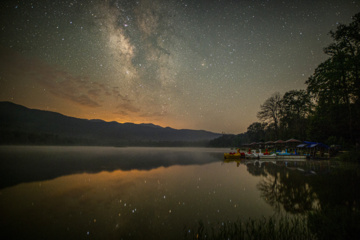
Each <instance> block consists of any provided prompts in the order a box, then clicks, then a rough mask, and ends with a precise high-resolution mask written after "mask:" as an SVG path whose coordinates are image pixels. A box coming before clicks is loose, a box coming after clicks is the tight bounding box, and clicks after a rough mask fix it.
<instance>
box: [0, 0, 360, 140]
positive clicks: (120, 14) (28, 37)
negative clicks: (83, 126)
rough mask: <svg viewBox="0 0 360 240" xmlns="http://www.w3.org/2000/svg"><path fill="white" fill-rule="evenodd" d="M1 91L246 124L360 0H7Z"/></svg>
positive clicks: (115, 116) (94, 109)
mask: <svg viewBox="0 0 360 240" xmlns="http://www.w3.org/2000/svg"><path fill="white" fill-rule="evenodd" d="M0 5H1V7H0V19H1V21H0V34H1V38H0V101H12V102H14V103H17V104H21V105H24V106H26V107H29V108H36V109H43V110H49V111H56V112H59V113H62V114H65V115H68V116H74V117H78V118H85V119H103V120H105V121H117V122H133V123H153V124H157V125H160V126H163V127H167V126H169V127H173V128H177V129H184V128H186V129H196V130H200V129H203V130H209V131H213V132H219V133H221V132H225V133H233V134H238V133H242V132H245V131H246V129H247V127H248V126H249V125H250V124H251V123H253V122H255V121H257V118H256V113H257V112H258V111H259V110H260V104H262V103H263V102H264V101H265V100H266V99H267V98H269V97H270V96H271V95H272V94H273V93H275V92H280V94H284V93H285V92H287V91H290V90H294V89H305V88H306V85H305V81H306V80H307V79H308V77H309V76H310V75H311V74H312V73H313V72H314V70H315V68H316V67H317V66H318V65H319V64H320V63H321V62H322V61H324V60H325V59H326V58H327V56H326V55H325V54H324V53H323V48H324V47H326V46H327V45H328V44H329V43H331V42H332V40H331V38H330V36H329V35H328V33H329V31H330V30H335V29H336V26H337V25H338V24H339V23H343V24H348V23H350V22H351V21H352V20H351V17H352V16H353V15H355V14H356V13H357V12H359V10H360V3H359V0H342V1H333V0H328V1H322V0H319V1H313V0H311V1H310V0H303V1H301V0H296V1H295V0H291V1H290V0H238V1H235V0H227V1H226V0H183V1H182V0H166V1H165V0H138V1H136V0H132V1H130V0H113V1H107V0H92V1H90V0H77V1H76V0H69V1H67V0H64V1H46V0H38V1H33V0H18V1H16V0H11V1H9V0H3V1H1V3H0Z"/></svg>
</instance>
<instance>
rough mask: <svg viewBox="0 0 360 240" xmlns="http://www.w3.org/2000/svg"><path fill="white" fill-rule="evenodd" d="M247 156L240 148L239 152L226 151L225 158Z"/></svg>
mask: <svg viewBox="0 0 360 240" xmlns="http://www.w3.org/2000/svg"><path fill="white" fill-rule="evenodd" d="M243 157H245V153H243V152H240V149H238V150H237V152H230V153H224V158H225V159H234V158H243Z"/></svg>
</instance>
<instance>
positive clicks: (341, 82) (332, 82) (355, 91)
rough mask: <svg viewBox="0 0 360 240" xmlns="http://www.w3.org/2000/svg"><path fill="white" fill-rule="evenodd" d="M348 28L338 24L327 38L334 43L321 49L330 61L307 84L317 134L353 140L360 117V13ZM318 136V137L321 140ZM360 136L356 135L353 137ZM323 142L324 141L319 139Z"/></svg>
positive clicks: (323, 64) (325, 62)
mask: <svg viewBox="0 0 360 240" xmlns="http://www.w3.org/2000/svg"><path fill="white" fill-rule="evenodd" d="M353 19H354V21H353V22H352V23H350V24H349V25H348V26H347V25H344V24H340V25H339V26H338V27H337V30H336V31H335V32H333V31H331V32H330V36H331V37H332V38H333V40H334V42H333V43H332V44H330V45H329V46H328V47H326V48H325V49H324V53H325V54H327V55H328V56H329V59H327V60H326V61H324V62H323V63H321V64H320V65H319V66H318V67H317V68H316V70H315V72H314V74H313V75H312V76H311V77H310V78H309V79H308V80H307V81H306V84H307V85H308V87H307V91H308V93H309V94H311V96H312V98H313V100H314V102H315V103H316V111H315V113H314V115H312V116H311V119H310V120H311V125H312V126H311V127H312V129H313V130H315V131H311V132H312V133H315V134H316V130H317V132H318V134H320V135H324V134H323V132H324V131H325V132H327V133H328V135H334V136H338V137H344V138H347V139H350V140H351V139H354V134H353V133H354V132H359V130H360V129H359V127H360V126H359V124H358V123H357V122H358V121H357V119H358V118H359V117H360V110H359V106H360V79H359V70H360V13H358V14H356V15H355V16H354V17H353ZM320 135H317V137H321V138H322V137H324V136H320ZM355 137H359V135H357V136H355ZM322 140H324V139H322Z"/></svg>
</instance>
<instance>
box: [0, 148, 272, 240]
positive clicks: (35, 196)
mask: <svg viewBox="0 0 360 240" xmlns="http://www.w3.org/2000/svg"><path fill="white" fill-rule="evenodd" d="M35 150H36V151H35ZM35 150H34V151H29V150H27V153H28V154H27V155H26V157H25V159H20V154H15V153H14V155H15V156H18V157H19V159H17V158H16V157H13V159H14V160H16V161H17V164H16V165H14V166H18V167H20V165H19V163H21V164H25V165H26V166H31V165H32V164H33V165H34V166H33V167H31V168H30V170H32V171H36V167H38V168H41V167H42V165H41V164H40V163H44V162H46V161H48V162H52V159H55V163H56V164H55V166H52V165H51V164H50V163H46V164H45V165H46V168H51V169H55V168H56V167H58V168H60V167H61V166H62V165H61V164H60V163H61V162H62V161H63V162H64V163H66V164H65V165H64V166H65V169H66V171H64V170H61V169H59V170H57V171H56V174H53V175H52V174H49V175H48V176H47V178H46V179H45V180H44V181H31V182H26V181H22V182H21V183H20V182H19V183H18V184H17V185H14V186H11V187H6V188H3V189H1V190H0V212H1V214H0V231H1V232H2V234H3V235H6V236H12V238H13V239H86V238H91V239H183V236H184V230H185V231H188V229H187V228H186V227H187V226H188V227H189V228H190V227H191V226H193V225H194V224H197V223H198V221H199V220H202V221H203V222H204V223H205V224H207V225H210V224H213V223H217V222H219V221H235V220H237V219H238V218H243V219H248V218H249V217H254V218H260V217H262V216H271V215H272V214H273V209H272V208H271V207H270V206H269V205H268V204H267V203H266V202H264V201H263V200H262V199H261V198H260V194H259V191H258V190H257V188H256V186H257V183H258V181H259V180H260V179H259V177H253V176H251V175H250V174H249V173H248V172H247V171H246V167H245V166H243V165H242V166H240V167H239V168H233V167H232V166H231V165H229V164H223V163H222V157H223V152H224V150H221V149H170V150H166V149H152V150H149V149H142V148H141V149H130V150H132V151H130V152H132V154H130V152H129V153H128V155H127V159H126V160H122V159H120V158H118V156H119V155H120V156H121V154H120V153H121V152H122V151H128V150H126V149H125V150H117V149H116V150H112V149H108V148H99V149H97V150H96V151H95V150H91V148H84V149H83V150H86V151H87V153H81V151H78V150H77V149H63V153H61V151H60V150H59V148H54V149H52V150H51V151H50V150H49V149H44V148H38V149H35ZM99 151H103V152H102V153H101V154H100V153H97V152H99ZM135 151H136V152H139V153H141V154H138V155H137V154H134V153H133V152H135ZM227 151H228V150H227ZM35 152H37V153H36V154H35ZM39 152H40V153H39ZM119 152H120V153H119ZM59 153H61V154H59ZM65 153H66V154H65ZM74 153H76V154H75V156H77V157H75V159H77V160H71V158H70V156H74ZM59 155H61V156H62V157H61V158H60V157H57V156H59ZM67 155H69V156H68V157H67ZM91 155H94V156H91ZM147 155H150V156H156V157H154V158H148V161H149V159H150V160H151V161H152V162H155V163H156V164H155V165H154V164H152V165H146V161H145V160H144V159H136V158H137V157H136V156H144V157H146V156H147ZM165 155H166V156H167V157H168V160H169V163H167V162H164V161H165V157H164V156H165ZM28 156H38V157H39V158H40V159H38V160H36V158H32V159H33V160H35V163H27V161H29V160H26V159H29V158H27V157H28ZM49 156H52V157H54V158H52V159H50V160H49V158H48V157H49ZM131 156H133V158H131ZM89 157H90V159H92V161H90V163H89V162H87V161H86V160H87V159H89ZM107 157H110V158H111V159H113V160H112V161H110V160H106V158H107ZM22 158H24V156H22ZM97 158H100V159H99V160H96V159H97ZM64 159H65V160H64ZM117 159H119V161H120V162H121V164H120V165H117V163H115V162H116V160H117ZM129 159H133V161H136V162H137V165H136V167H137V168H144V170H139V169H133V170H113V171H108V170H109V169H113V168H117V167H123V168H124V169H131V168H133V166H131V167H130V163H128V162H127V161H129ZM158 159H160V160H161V161H160V163H159V161H158ZM77 161H80V163H82V164H85V165H86V166H87V167H86V168H85V167H81V166H80V165H81V164H80V163H77ZM97 161H99V163H97ZM180 161H182V162H184V163H186V164H185V165H182V164H181V163H180ZM101 162H106V163H108V164H107V165H106V164H105V165H104V167H105V168H104V167H101V164H100V163H101ZM95 163H96V164H95ZM110 163H112V164H113V165H111V164H110ZM139 163H143V164H144V165H145V166H141V164H140V166H139ZM91 164H94V167H92V165H91ZM71 165H74V166H73V168H74V169H75V170H71ZM11 166H12V165H11ZM112 166H114V167H112ZM124 166H125V167H124ZM127 166H129V167H127ZM149 166H150V167H149ZM154 166H160V167H154ZM162 166H165V167H162ZM166 166H169V167H166ZM126 167H127V168H126ZM46 168H45V169H43V170H41V171H39V172H40V173H42V174H46V173H47V171H46ZM150 168H152V169H151V170H148V169H150ZM89 169H90V170H89ZM103 169H107V170H106V171H104V170H103ZM84 170H85V171H88V172H81V173H77V174H75V173H74V172H75V171H84ZM93 170H94V171H99V172H96V173H90V171H93ZM52 171H54V172H55V170H52ZM21 172H22V173H23V172H25V170H22V171H21ZM18 173H19V172H18ZM59 173H61V174H64V175H63V176H58V177H56V178H54V179H52V177H54V176H55V175H60V174H59ZM14 177H17V176H15V175H14ZM40 177H41V176H39V178H40ZM32 179H34V178H32ZM49 179H50V180H49ZM27 180H29V179H27Z"/></svg>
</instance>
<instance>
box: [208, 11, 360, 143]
mask: <svg viewBox="0 0 360 240" xmlns="http://www.w3.org/2000/svg"><path fill="white" fill-rule="evenodd" d="M352 19H353V21H352V22H351V23H350V24H348V25H345V24H340V25H338V27H337V29H336V31H330V32H329V34H330V36H331V38H332V40H333V41H332V43H331V44H330V45H328V46H327V47H325V48H324V50H323V51H324V53H325V54H326V55H327V56H328V58H327V59H326V60H325V61H324V62H322V63H321V64H319V65H318V66H317V68H316V69H315V71H314V73H313V74H312V75H311V76H310V77H309V78H308V80H307V81H306V82H305V84H306V86H307V87H306V89H304V90H291V91H288V92H286V93H285V94H284V95H281V94H280V93H279V92H276V93H274V94H273V95H272V96H271V97H269V98H268V99H266V100H265V102H264V103H263V104H261V105H260V111H259V112H258V113H257V118H258V120H259V121H257V122H254V123H252V124H251V125H250V126H249V127H248V128H247V131H246V132H245V133H242V134H239V135H223V136H222V137H220V138H218V139H215V140H213V141H211V142H210V146H239V145H242V144H245V143H250V142H254V141H255V142H259V141H261V142H264V141H270V140H272V141H275V140H278V139H283V140H286V139H290V138H296V139H299V140H309V141H316V142H324V143H327V144H329V145H332V144H340V145H348V146H357V145H358V144H359V142H360V79H359V78H360V13H357V14H356V15H354V16H353V18H352Z"/></svg>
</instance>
